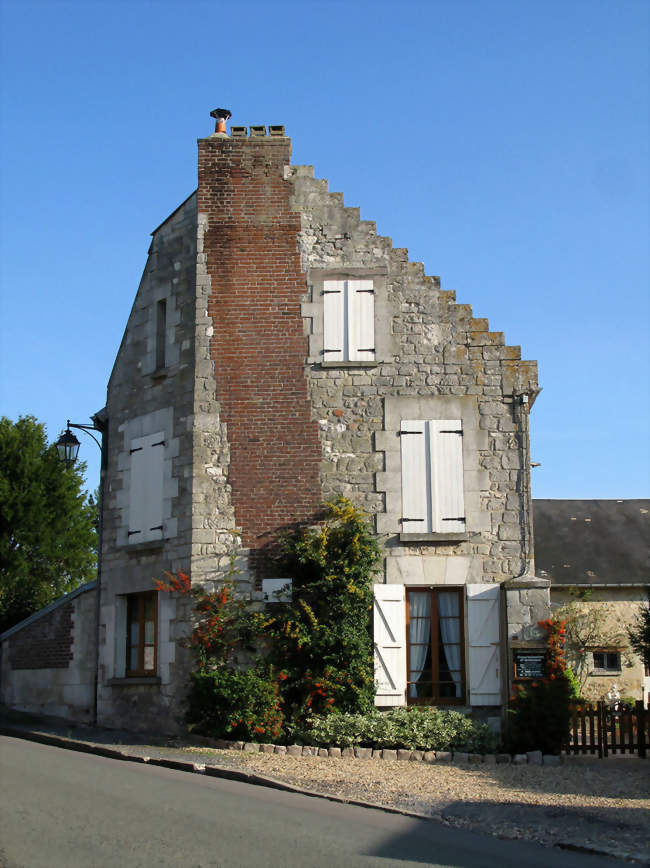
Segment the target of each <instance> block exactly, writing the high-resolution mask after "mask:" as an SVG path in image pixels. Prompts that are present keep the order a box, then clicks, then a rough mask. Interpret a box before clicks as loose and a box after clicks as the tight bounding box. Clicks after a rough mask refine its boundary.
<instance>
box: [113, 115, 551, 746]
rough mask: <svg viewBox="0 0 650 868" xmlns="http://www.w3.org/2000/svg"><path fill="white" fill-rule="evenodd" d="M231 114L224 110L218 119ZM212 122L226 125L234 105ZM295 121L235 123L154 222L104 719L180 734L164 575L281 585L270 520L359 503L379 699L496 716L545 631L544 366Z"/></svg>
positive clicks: (119, 377)
mask: <svg viewBox="0 0 650 868" xmlns="http://www.w3.org/2000/svg"><path fill="white" fill-rule="evenodd" d="M218 114H219V112H217V115H218ZM227 114H228V113H227V112H222V115H227ZM290 156H291V142H290V140H289V139H288V138H287V137H286V135H285V131H284V127H282V126H269V127H268V128H267V127H265V126H251V127H250V129H248V128H246V127H241V126H240V127H232V128H231V130H230V134H229V135H228V134H226V132H225V122H224V121H223V120H219V121H218V129H217V131H216V132H215V133H213V134H212V135H209V136H207V137H206V138H202V139H199V142H198V188H197V190H196V191H195V192H194V193H192V194H191V195H190V196H189V197H188V198H187V199H186V200H185V201H184V202H182V203H181V204H180V205H179V206H178V207H177V208H176V210H174V211H173V212H172V213H171V214H170V215H169V217H168V218H167V219H166V220H165V221H164V222H163V223H162V224H161V225H160V226H159V227H158V228H157V229H155V230H154V232H153V233H152V242H151V246H150V248H149V254H148V258H147V262H146V266H145V269H144V273H143V276H142V280H141V282H140V286H139V288H138V291H137V294H136V297H135V301H134V304H133V307H132V309H131V313H130V315H129V318H128V322H127V326H126V330H125V333H124V337H123V339H122V343H121V346H120V348H119V352H118V354H117V358H116V361H115V365H114V368H113V371H112V373H111V376H110V380H109V384H108V393H107V403H106V407H105V408H104V410H102V411H101V413H100V414H99V415H98V417H97V418H98V419H101V420H102V424H103V426H104V427H105V434H104V461H103V514H102V521H103V546H102V561H101V563H102V570H101V577H100V590H99V605H98V623H99V629H98V670H97V715H98V720H99V722H100V723H102V724H104V725H109V726H112V725H116V726H117V725H119V726H125V725H128V726H129V727H131V728H133V729H137V728H151V727H152V726H153V727H156V728H158V729H166V730H169V731H174V730H175V729H177V728H178V726H179V721H180V720H181V719H182V709H183V698H184V695H185V691H186V685H187V680H188V672H189V668H190V664H191V661H190V660H189V658H188V651H187V650H186V649H185V648H183V647H182V645H179V642H178V640H179V639H180V638H181V637H183V636H186V635H187V633H188V631H189V628H190V621H191V613H190V612H189V611H188V609H187V602H186V601H185V600H178V601H177V600H176V599H174V598H173V597H170V596H169V595H163V594H160V595H158V594H156V592H155V591H154V590H153V584H152V579H153V578H154V577H156V578H160V577H162V575H163V571H164V570H170V571H177V570H184V571H185V572H188V573H189V574H190V576H191V579H192V582H196V583H203V584H207V585H208V586H209V585H210V583H215V582H218V581H219V580H220V578H221V577H223V575H224V571H225V570H227V569H228V567H229V565H230V560H231V556H232V554H233V552H234V553H235V554H236V559H237V566H238V568H239V570H240V576H239V578H240V589H241V591H242V593H248V594H250V595H251V597H252V598H253V599H261V598H262V595H263V593H264V591H265V590H266V589H268V588H269V587H272V586H273V584H274V580H275V583H276V584H277V579H278V578H282V579H283V580H286V578H290V577H277V576H274V575H273V574H272V573H270V572H269V568H268V565H267V562H266V560H265V553H266V552H267V551H268V549H269V547H272V545H273V542H274V540H275V539H276V538H277V535H278V532H279V531H280V530H282V529H285V528H287V527H291V526H293V525H295V524H297V523H302V522H310V521H311V522H313V521H314V520H315V517H316V516H317V514H318V510H319V506H320V504H322V502H323V501H325V500H329V499H333V498H335V497H337V496H338V495H345V496H347V497H348V498H350V499H351V500H352V501H353V502H354V503H355V504H356V505H358V506H361V507H363V508H364V509H365V510H366V511H367V512H368V514H369V515H370V516H371V519H372V522H373V523H374V527H375V530H376V533H377V534H378V535H379V536H380V537H381V539H382V541H383V544H384V553H385V557H384V560H383V563H382V572H381V574H380V575H379V576H378V577H377V584H376V586H375V612H374V632H375V649H376V680H377V696H376V702H377V705H378V706H379V707H387V706H393V705H404V704H407V703H427V704H434V705H444V706H453V707H455V708H458V709H462V710H465V711H468V712H472V713H473V714H475V715H478V716H481V717H483V718H493V719H498V718H499V716H500V714H501V711H502V709H503V704H504V701H505V699H506V698H507V696H508V691H509V681H510V672H511V667H512V654H513V653H515V651H516V649H521V648H523V649H526V648H528V647H529V646H531V643H532V645H533V646H534V645H539V641H540V636H539V631H538V630H537V628H536V626H535V625H536V623H537V621H538V620H539V619H540V618H542V617H545V616H546V615H547V614H548V611H549V585H550V582H549V580H548V579H544V578H541V579H540V578H536V577H535V572H534V562H533V536H532V514H531V497H530V455H529V412H530V409H531V407H532V405H533V402H534V400H535V398H536V396H537V394H538V392H539V388H538V385H537V366H536V363H535V362H530V361H522V360H521V353H520V348H519V347H518V346H510V345H506V343H505V339H504V335H503V334H502V333H501V332H498V331H491V330H490V327H489V325H488V322H487V320H485V319H477V318H475V317H474V316H473V314H472V310H471V308H470V306H469V305H467V304H461V303H457V302H456V297H455V293H454V292H451V291H445V290H442V289H441V288H440V280H439V278H437V277H429V276H427V275H426V274H425V273H424V268H423V266H422V264H421V263H418V262H411V261H409V258H408V253H407V251H406V250H404V249H398V248H394V247H393V246H392V243H391V240H390V239H389V238H386V237H382V236H378V235H377V232H376V227H375V224H374V223H372V222H370V221H367V220H362V219H361V218H360V213H359V209H358V208H351V207H346V206H345V205H344V202H343V196H342V195H341V194H340V193H331V192H329V190H328V185H327V181H325V180H321V179H317V178H315V177H314V172H313V168H312V167H311V166H293V165H291V159H290Z"/></svg>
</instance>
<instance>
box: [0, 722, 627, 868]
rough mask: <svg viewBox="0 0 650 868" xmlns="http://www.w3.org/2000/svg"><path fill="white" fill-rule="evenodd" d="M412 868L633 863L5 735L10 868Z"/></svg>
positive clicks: (3, 813)
mask: <svg viewBox="0 0 650 868" xmlns="http://www.w3.org/2000/svg"><path fill="white" fill-rule="evenodd" d="M408 865H411V866H421V865H432V866H458V868H507V866H517V868H524V866H525V868H537V866H539V868H542V866H543V868H548V866H549V865H552V866H553V868H599V866H605V865H610V866H611V865H618V866H619V868H620V866H621V865H622V863H620V862H616V861H613V860H611V859H608V858H604V857H599V856H592V855H586V854H581V853H574V852H564V851H561V850H549V849H547V848H544V847H541V846H538V845H535V844H530V843H527V842H519V841H499V840H498V839H496V838H492V837H490V836H487V835H486V836H482V835H476V834H474V833H471V832H463V831H459V830H458V829H451V828H447V827H445V826H443V825H441V824H439V823H435V822H433V821H426V820H416V819H412V818H407V817H401V816H398V815H394V814H388V813H385V812H383V811H380V810H371V809H366V808H359V807H354V806H348V805H341V804H336V803H332V802H329V801H327V800H325V799H318V798H310V797H308V796H302V795H296V794H293V793H285V792H281V791H278V790H273V789H268V788H266V787H259V786H252V785H250V784H242V783H239V782H235V781H228V780H220V779H218V778H213V777H205V776H203V775H196V774H187V773H185V772H181V771H174V770H171V769H165V768H161V767H156V766H148V765H144V764H139V763H138V764H136V763H129V762H120V761H119V760H112V759H107V758H104V757H98V756H92V755H90V754H84V753H76V752H73V751H69V750H63V749H61V748H56V747H50V746H46V745H41V744H36V743H34V742H29V741H22V740H20V739H14V738H8V737H5V736H0V866H1V868H112V866H116V868H117V866H119V868H152V866H155V868H160V866H174V868H176V866H182V868H207V866H219V868H248V866H251V868H258V866H265V868H275V866H278V868H280V866H281V868H285V866H286V868H294V866H295V868H298V866H300V868H306V866H314V868H330V866H336V868H343V866H344V868H348V866H349V868H352V866H378V868H393V866H408Z"/></svg>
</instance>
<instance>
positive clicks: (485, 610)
mask: <svg viewBox="0 0 650 868" xmlns="http://www.w3.org/2000/svg"><path fill="white" fill-rule="evenodd" d="M466 592H467V634H468V647H469V701H470V705H501V702H502V696H501V642H500V636H501V614H500V586H499V585H497V584H490V585H467V586H466Z"/></svg>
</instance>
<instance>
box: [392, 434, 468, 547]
mask: <svg viewBox="0 0 650 868" xmlns="http://www.w3.org/2000/svg"><path fill="white" fill-rule="evenodd" d="M400 444H401V467H402V517H401V532H402V533H406V534H412V533H415V534H421V533H442V534H450V533H451V534H453V533H464V532H465V530H466V526H465V501H464V494H463V430H462V421H461V420H460V419H447V420H439V419H436V420H430V421H425V420H415V421H411V420H403V421H402V423H401V425H400Z"/></svg>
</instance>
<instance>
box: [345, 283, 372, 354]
mask: <svg viewBox="0 0 650 868" xmlns="http://www.w3.org/2000/svg"><path fill="white" fill-rule="evenodd" d="M347 303H348V343H349V359H350V361H351V362H357V361H373V359H374V358H375V292H374V289H373V283H372V280H348V281H347Z"/></svg>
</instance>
